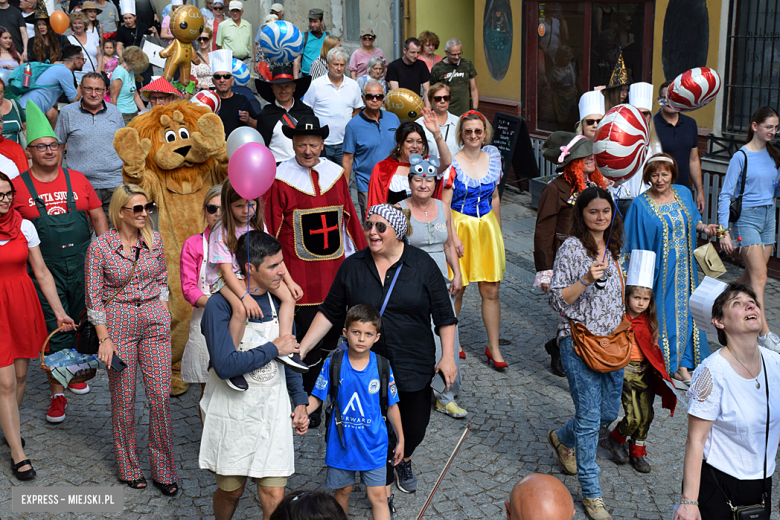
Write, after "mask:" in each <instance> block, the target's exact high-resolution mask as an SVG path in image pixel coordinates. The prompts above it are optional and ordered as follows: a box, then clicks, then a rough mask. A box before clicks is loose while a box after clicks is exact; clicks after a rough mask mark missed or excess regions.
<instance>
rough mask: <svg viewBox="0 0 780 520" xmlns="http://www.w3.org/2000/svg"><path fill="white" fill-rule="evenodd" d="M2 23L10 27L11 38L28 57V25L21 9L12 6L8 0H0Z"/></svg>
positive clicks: (23, 54)
mask: <svg viewBox="0 0 780 520" xmlns="http://www.w3.org/2000/svg"><path fill="white" fill-rule="evenodd" d="M0 25H2V26H3V27H5V28H6V29H8V32H10V33H11V39H12V40H13V42H14V47H16V52H18V53H19V54H20V55H21V56H22V58H23V59H26V58H27V25H26V24H25V23H24V17H23V16H22V13H21V11H19V9H17V8H16V7H13V6H11V5H10V4H9V3H8V0H0Z"/></svg>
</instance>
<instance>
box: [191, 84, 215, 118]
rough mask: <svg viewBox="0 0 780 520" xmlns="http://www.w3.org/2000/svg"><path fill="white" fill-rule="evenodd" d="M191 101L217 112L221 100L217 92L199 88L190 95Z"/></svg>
mask: <svg viewBox="0 0 780 520" xmlns="http://www.w3.org/2000/svg"><path fill="white" fill-rule="evenodd" d="M192 102H193V103H195V104H196V105H201V106H204V107H206V108H208V109H209V110H211V111H212V112H214V113H215V114H219V108H220V107H221V106H222V101H221V100H220V98H219V96H218V95H217V93H216V92H212V91H210V90H201V91H200V92H198V93H197V94H195V95H194V96H193V97H192Z"/></svg>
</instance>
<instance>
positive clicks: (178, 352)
mask: <svg viewBox="0 0 780 520" xmlns="http://www.w3.org/2000/svg"><path fill="white" fill-rule="evenodd" d="M114 148H115V149H116V152H117V154H118V155H119V157H120V158H121V159H122V163H123V168H122V176H123V178H124V180H125V182H127V183H130V184H137V185H139V186H141V187H142V188H143V189H144V190H145V191H146V193H148V194H149V197H150V199H151V201H152V202H154V203H155V204H157V210H158V219H159V223H158V226H157V227H158V231H159V233H160V235H161V236H162V240H163V245H164V246H165V259H166V263H167V264H168V289H169V290H170V303H169V305H170V309H171V317H172V320H171V338H172V343H171V371H172V380H171V395H180V394H182V393H184V392H186V391H187V387H188V385H187V384H186V383H184V382H183V381H182V380H181V372H180V369H181V357H182V354H183V353H184V345H185V344H186V343H187V338H188V336H189V325H190V317H191V315H192V307H191V306H190V304H189V303H187V301H186V300H185V299H184V296H183V295H182V290H181V278H180V276H179V259H180V257H181V248H182V245H183V244H184V241H185V240H187V239H188V238H189V237H191V236H192V235H197V234H198V233H201V232H202V231H203V224H202V218H201V215H202V207H203V197H204V196H205V193H206V191H208V189H209V188H211V187H212V186H213V185H215V184H219V183H221V182H222V181H223V180H224V179H225V177H226V176H227V163H228V157H227V154H226V153H225V131H224V127H223V126H222V120H220V118H219V116H217V115H216V114H213V113H211V112H210V111H209V110H208V109H207V108H205V107H202V106H198V105H195V104H193V103H189V102H187V101H178V102H176V103H171V104H168V105H162V106H156V107H154V108H153V109H152V110H150V111H148V112H146V113H144V114H141V115H139V116H137V117H135V118H134V119H133V120H132V121H131V122H130V124H129V125H128V126H127V127H126V128H122V129H121V130H119V131H117V132H116V134H115V135H114Z"/></svg>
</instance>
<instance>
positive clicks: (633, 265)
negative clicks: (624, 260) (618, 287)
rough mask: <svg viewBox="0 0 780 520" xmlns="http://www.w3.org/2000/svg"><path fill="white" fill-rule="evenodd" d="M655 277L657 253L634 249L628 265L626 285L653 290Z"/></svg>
mask: <svg viewBox="0 0 780 520" xmlns="http://www.w3.org/2000/svg"><path fill="white" fill-rule="evenodd" d="M654 275H655V251H644V250H642V249H634V250H633V251H631V262H630V263H629V264H628V276H627V277H626V285H636V286H637V287H647V288H648V289H652V288H653V277H654Z"/></svg>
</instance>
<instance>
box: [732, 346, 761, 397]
mask: <svg viewBox="0 0 780 520" xmlns="http://www.w3.org/2000/svg"><path fill="white" fill-rule="evenodd" d="M726 348H728V347H726ZM729 352H731V355H732V356H734V359H736V360H737V363H739V364H740V365H742V368H744V369H745V370H747V373H748V374H750V377H753V378H755V380H756V388H761V383H759V382H758V376H754V375H753V372H751V371H750V370H748V367H746V366H745V364H744V363H743V362H742V361H740V360H739V358H738V357H737V355H736V354H734V351H733V350H731V349H730V348H729ZM759 356H760V354H759Z"/></svg>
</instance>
